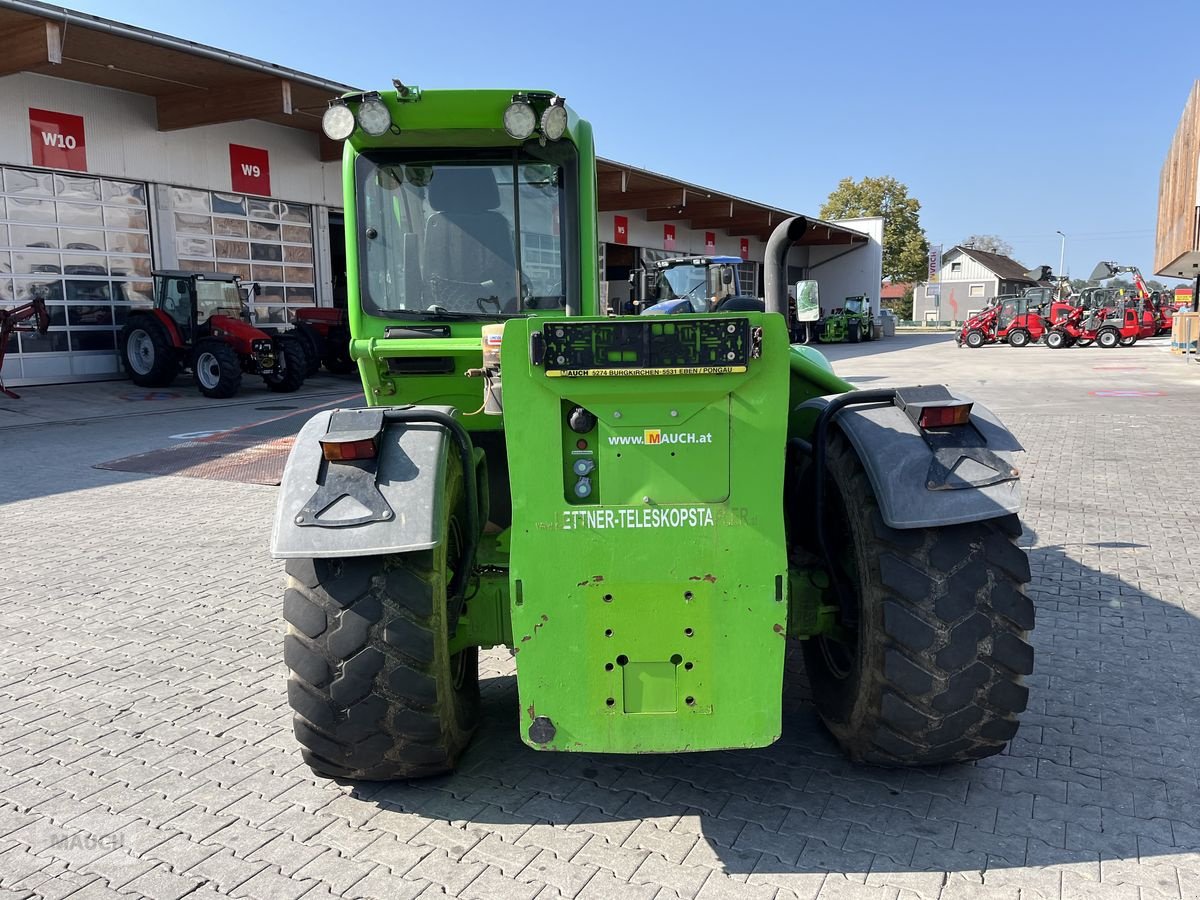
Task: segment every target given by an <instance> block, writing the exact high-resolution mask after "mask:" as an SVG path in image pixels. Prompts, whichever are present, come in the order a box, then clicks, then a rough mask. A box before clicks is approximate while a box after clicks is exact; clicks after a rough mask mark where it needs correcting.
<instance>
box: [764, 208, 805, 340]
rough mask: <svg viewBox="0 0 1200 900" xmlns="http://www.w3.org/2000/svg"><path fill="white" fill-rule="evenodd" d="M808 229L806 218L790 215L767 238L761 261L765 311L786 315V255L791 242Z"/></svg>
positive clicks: (794, 241)
mask: <svg viewBox="0 0 1200 900" xmlns="http://www.w3.org/2000/svg"><path fill="white" fill-rule="evenodd" d="M807 230H808V219H806V218H805V217H804V216H792V217H791V218H790V219H784V220H783V221H782V222H780V223H779V224H778V225H776V226H775V230H774V231H772V232H771V237H770V238H768V240H767V250H766V254H765V261H764V263H763V266H764V269H763V295H764V296H763V303H764V305H765V306H766V310H767V312H775V313H779V314H780V315H781V316H784V317H785V318H786V317H787V314H788V303H787V255H788V250H790V249H791V248H792V244H794V243H796V241H798V240H800V237H801V236H802V235H803V234H804V232H805V231H807Z"/></svg>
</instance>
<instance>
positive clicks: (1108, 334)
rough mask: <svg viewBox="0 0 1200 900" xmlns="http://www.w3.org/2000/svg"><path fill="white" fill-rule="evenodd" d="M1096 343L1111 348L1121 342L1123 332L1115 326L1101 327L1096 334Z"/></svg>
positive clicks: (1106, 348)
mask: <svg viewBox="0 0 1200 900" xmlns="http://www.w3.org/2000/svg"><path fill="white" fill-rule="evenodd" d="M1096 343H1097V344H1098V345H1099V346H1101V347H1103V348H1104V349H1105V350H1111V349H1112V348H1113V347H1118V346H1120V344H1121V332H1119V331H1117V329H1115V328H1101V329H1100V333H1099V334H1097V335H1096Z"/></svg>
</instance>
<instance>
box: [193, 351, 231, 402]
mask: <svg viewBox="0 0 1200 900" xmlns="http://www.w3.org/2000/svg"><path fill="white" fill-rule="evenodd" d="M192 376H193V377H194V378H195V379H196V387H198V388H199V389H200V393H202V394H203V395H204V396H205V397H213V398H215V399H218V400H221V399H225V398H226V397H232V396H233V395H234V394H236V393H237V392H238V389H239V388H240V387H241V386H242V364H241V362H240V361H239V360H238V355H237V353H235V352H234V350H233V348H232V347H230V346H229V345H228V344H226V343H223V342H221V341H218V340H212V339H209V340H203V341H200V342H199V343H197V344H196V352H195V354H194V355H193V356H192Z"/></svg>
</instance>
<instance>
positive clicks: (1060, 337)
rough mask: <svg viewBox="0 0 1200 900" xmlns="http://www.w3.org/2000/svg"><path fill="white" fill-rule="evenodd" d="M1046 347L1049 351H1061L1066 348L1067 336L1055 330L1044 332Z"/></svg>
mask: <svg viewBox="0 0 1200 900" xmlns="http://www.w3.org/2000/svg"><path fill="white" fill-rule="evenodd" d="M1045 340H1046V346H1047V347H1049V348H1050V349H1051V350H1061V349H1062V348H1063V347H1065V346H1067V335H1066V334H1065V333H1064V332H1062V331H1059V330H1058V329H1057V328H1056V329H1054V330H1053V331H1047V332H1046V338H1045Z"/></svg>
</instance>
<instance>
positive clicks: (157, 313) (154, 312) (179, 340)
mask: <svg viewBox="0 0 1200 900" xmlns="http://www.w3.org/2000/svg"><path fill="white" fill-rule="evenodd" d="M139 315H148V316H150V317H152V318H154V319H157V320H158V323H159V324H160V325H162V327H163V328H165V329H166V330H167V336H168V337H170V339H171V346H172V347H176V348H178V349H182V348H183V337H182V336H181V335H180V334H179V326H178V325H177V324H176V322H175V320H174V319H172V318H171V317H170V316H168V315H167V314H166V313H165V312H163V311H162V310H161V309H148V310H146V311H145V312H144V313H139Z"/></svg>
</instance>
